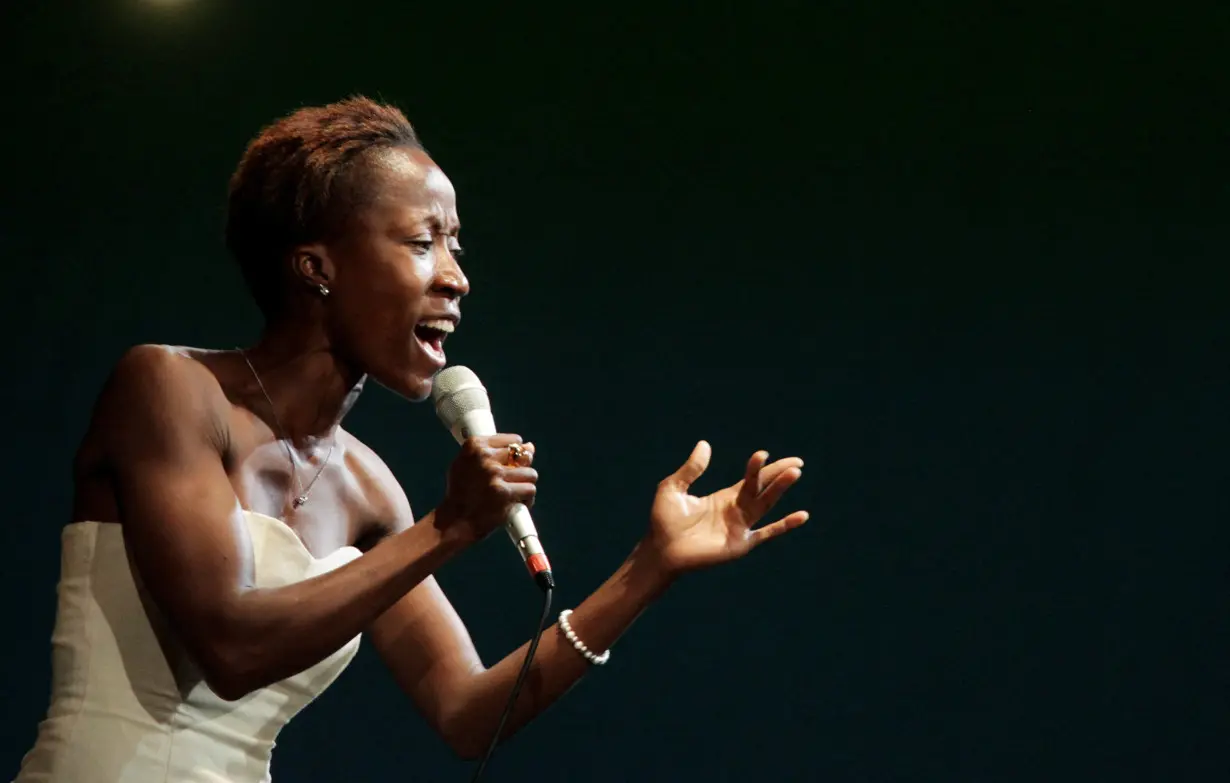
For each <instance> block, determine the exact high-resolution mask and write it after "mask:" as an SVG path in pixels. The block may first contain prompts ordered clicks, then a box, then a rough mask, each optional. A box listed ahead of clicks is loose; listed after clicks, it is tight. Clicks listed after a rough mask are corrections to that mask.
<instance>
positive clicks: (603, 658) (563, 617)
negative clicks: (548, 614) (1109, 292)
mask: <svg viewBox="0 0 1230 783" xmlns="http://www.w3.org/2000/svg"><path fill="white" fill-rule="evenodd" d="M570 614H572V610H571V609H565V610H564V611H562V612H560V613H559V629H560V630H561V631H563V632H564V636H566V637H567V638H568V641H570V642H572V646H573V647H575V648H577V652H579V653H581V655H584V656H585V660H587V661H589V662H590V663H592V664H593V665H594V666H601V665H602V664H604V663H606V662H607V660H609V659H610V657H611V651H610V650H607V651H606V652H604V653H603V654H602V655H595V654H594V653H593V652H592V651H591V650H590V649H589V648H588V647H586V646H585V642H583V641H581V640H580V639H578V638H577V632H576V631H574V630H572V623H570V622H568V615H570Z"/></svg>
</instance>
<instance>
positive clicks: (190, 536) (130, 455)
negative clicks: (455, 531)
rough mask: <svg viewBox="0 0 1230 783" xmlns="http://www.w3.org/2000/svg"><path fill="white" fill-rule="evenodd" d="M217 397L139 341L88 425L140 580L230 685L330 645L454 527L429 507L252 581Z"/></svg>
mask: <svg viewBox="0 0 1230 783" xmlns="http://www.w3.org/2000/svg"><path fill="white" fill-rule="evenodd" d="M223 406H229V403H228V402H227V401H226V399H225V397H224V395H223V394H222V391H221V389H219V388H218V387H217V385H216V383H213V379H212V376H211V375H210V374H209V373H208V372H207V371H206V370H204V368H202V367H200V366H199V365H197V364H196V363H195V362H192V361H190V360H187V359H184V358H182V357H179V356H176V355H173V354H171V353H169V352H168V351H166V350H165V349H163V348H160V347H157V346H141V347H138V348H135V349H133V350H131V351H129V352H128V353H127V354H126V355H125V357H124V358H123V359H121V361H120V362H119V363H118V365H117V366H116V369H115V371H114V373H113V375H112V377H111V379H110V381H109V382H108V384H107V388H106V389H105V390H104V391H103V393H102V395H101V397H100V400H99V405H98V408H97V411H96V423H97V424H96V426H97V428H98V429H99V434H100V435H101V438H102V443H103V447H104V449H105V450H106V459H107V463H108V466H109V469H110V471H111V473H112V477H113V481H114V486H115V493H116V499H117V502H118V505H119V509H120V515H121V519H122V522H123V530H124V537H125V541H126V543H127V545H128V549H129V551H130V552H131V555H132V558H133V561H134V563H135V567H136V570H137V572H138V573H139V574H140V577H141V580H142V582H143V584H144V586H145V587H146V589H148V591H149V593H150V595H151V596H152V597H153V599H154V602H155V603H156V604H157V605H158V607H159V608H160V610H161V611H162V612H163V614H165V616H166V617H167V618H168V620H169V621H170V622H171V624H172V625H173V627H174V628H175V630H176V631H177V633H178V634H179V636H180V638H181V639H182V641H183V643H184V645H185V646H186V648H187V650H188V652H189V653H190V654H191V655H192V657H193V658H194V659H195V661H196V662H197V664H198V665H199V666H200V668H201V670H202V672H203V674H204V676H205V679H206V682H207V683H208V684H209V686H210V687H211V688H212V689H213V690H214V691H215V692H216V693H217V694H218V695H219V696H221V697H222V698H225V699H237V698H239V697H241V696H243V695H244V694H246V693H248V692H250V691H252V690H254V689H256V688H259V687H262V686H265V685H268V684H271V683H274V682H277V681H279V680H281V679H284V678H286V677H288V676H290V675H293V674H295V673H297V672H300V671H303V670H304V669H306V668H308V667H309V666H312V665H313V664H315V663H317V662H319V661H321V660H323V659H324V658H325V657H327V656H328V655H330V654H331V653H333V652H334V651H336V650H337V649H338V648H340V647H341V646H342V645H344V644H345V643H346V642H347V641H348V640H349V639H351V638H353V637H354V636H355V635H357V634H359V633H360V632H362V631H363V630H364V629H365V628H366V627H367V626H369V625H370V624H371V622H372V621H373V620H375V619H376V618H377V617H379V616H380V615H381V614H382V613H384V612H385V611H386V610H387V609H388V608H389V607H390V606H392V605H393V604H394V603H395V602H396V601H397V600H398V599H399V598H401V597H402V596H403V595H405V594H406V593H407V592H408V591H409V590H411V588H413V587H414V586H415V585H417V584H419V583H420V582H421V581H422V580H423V579H424V578H425V577H426V576H428V575H429V574H431V573H432V572H433V571H434V570H436V568H438V567H439V566H440V565H441V564H442V563H444V562H445V561H446V560H447V559H448V558H449V557H450V556H452V555H453V554H454V553H456V552H457V551H458V550H459V549H460V548H461V547H462V546H464V545H465V543H466V539H464V538H463V537H461V536H457V535H450V534H449V532H448V531H447V530H446V529H445V528H444V527H443V526H440V525H436V524H434V520H431V521H429V522H431V523H429V524H425V525H422V526H415V527H413V528H411V529H408V530H406V531H404V532H402V533H399V534H398V535H395V536H390V537H388V538H386V539H385V540H384V541H382V542H381V543H380V544H379V545H377V546H375V547H374V548H372V549H371V550H370V551H369V552H367V553H366V554H364V555H363V556H362V557H360V558H358V559H356V560H354V561H353V562H351V563H348V564H346V565H345V566H343V567H341V568H338V569H336V570H334V571H332V572H330V573H327V574H323V575H321V576H317V577H314V578H312V579H308V580H306V581H303V582H300V583H297V584H293V585H288V586H285V587H278V588H257V587H255V583H254V573H253V562H252V548H251V542H250V540H249V538H248V532H247V527H246V524H245V522H244V519H243V512H242V509H241V508H240V506H239V503H238V501H237V499H236V497H235V493H234V490H233V488H232V486H231V483H230V480H229V478H228V477H227V474H226V471H225V469H224V467H223V463H222V454H223V453H224V449H225V441H226V429H225V424H224V423H223V422H224V421H225V415H226V414H225V411H226V410H227V409H228V408H226V407H223Z"/></svg>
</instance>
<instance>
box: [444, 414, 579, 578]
mask: <svg viewBox="0 0 1230 783" xmlns="http://www.w3.org/2000/svg"><path fill="white" fill-rule="evenodd" d="M449 431H450V432H452V434H453V438H455V439H456V441H457V442H458V443H462V442H464V441H465V439H466V438H474V437H479V438H483V437H490V436H492V435H495V434H496V432H497V430H496V428H495V416H494V415H492V413H491V409H490V408H477V409H475V410H472V411H467V412H466V413H464V414H462V415H461V416H459V417H458V418H457V421H456V423H455V424H453V426H452V427H451V428H450V430H449ZM504 529H505V530H506V531H508V537H509V538H510V539H512V542H513V546H515V547H516V548H517V552H518V553H519V554H520V555H521V561H522V562H523V563H525V567H526V568H527V569H528V570H529V572H530V576H532V577H534V581H535V582H537V583H538V586H539V587H541V588H542V589H543V590H550V589H554V587H555V576H554V574H552V573H551V563H550V561H549V560H547V553H546V550H544V549H543V548H542V542H540V541H539V540H538V529H537V528H535V527H534V519H533V518H532V517H531V516H530V510H529V509H528V508H526V507H525V504H524V503H515V504H513V505H512V506H511V507H510V508H509V509H508V518H507V520H506V521H505V523H504Z"/></svg>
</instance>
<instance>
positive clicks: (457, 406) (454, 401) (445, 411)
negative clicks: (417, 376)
mask: <svg viewBox="0 0 1230 783" xmlns="http://www.w3.org/2000/svg"><path fill="white" fill-rule="evenodd" d="M431 397H432V400H434V401H435V404H436V415H437V416H439V417H440V421H442V422H444V424H445V426H447V427H449V428H450V429H451V428H452V427H453V425H454V424H456V423H457V422H458V421H460V420H461V417H462V416H464V415H465V414H467V413H469V412H470V411H474V410H491V400H490V398H488V397H487V390H486V388H484V387H483V384H482V381H480V380H479V379H478V376H477V375H475V374H474V371H473V370H471V369H470V368H469V367H462V366H460V365H458V366H455V367H447V368H445V369H443V370H441V371H440V373H439V374H438V375H437V376H436V380H435V382H434V383H433V384H432V389H431Z"/></svg>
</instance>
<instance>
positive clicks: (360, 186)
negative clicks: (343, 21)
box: [226, 96, 423, 318]
mask: <svg viewBox="0 0 1230 783" xmlns="http://www.w3.org/2000/svg"><path fill="white" fill-rule="evenodd" d="M394 147H409V148H413V149H422V148H423V147H422V144H421V143H420V142H419V139H418V135H417V134H416V133H415V132H414V128H413V127H412V126H411V125H410V122H409V121H408V120H407V119H406V117H405V115H404V114H402V113H401V111H400V110H398V109H397V108H395V107H392V106H387V105H385V104H381V103H377V102H376V101H373V100H371V99H369V98H365V97H363V96H355V97H353V98H348V99H346V100H343V101H339V102H337V103H331V104H329V105H327V106H313V107H307V108H303V109H299V110H298V111H296V112H294V113H293V114H290V115H288V116H286V117H283V118H282V119H280V120H278V121H277V122H274V123H273V124H272V125H270V126H268V127H267V128H265V129H264V130H262V131H261V132H260V134H259V135H258V136H257V137H256V138H255V139H253V140H252V142H251V143H250V144H249V145H248V148H247V150H246V151H245V152H244V155H243V158H242V159H241V160H240V161H239V166H238V168H236V170H235V173H234V174H233V175H232V176H231V183H230V194H229V198H228V202H227V215H226V246H227V249H228V250H229V251H230V253H231V255H232V256H233V257H234V258H235V260H236V261H237V262H238V264H239V268H240V270H241V271H242V272H243V277H244V280H245V281H246V282H247V284H248V289H249V290H250V291H251V293H252V297H253V298H254V299H255V300H256V304H257V306H258V307H260V309H261V311H262V312H263V313H264V315H265V317H266V318H273V317H276V316H277V315H279V314H280V312H281V309H282V307H283V305H284V303H285V294H286V291H285V270H284V269H283V268H282V264H281V263H280V262H281V261H282V259H283V258H284V257H285V255H286V253H288V252H289V251H290V250H291V249H292V248H294V247H295V246H296V245H300V244H304V243H308V242H318V241H326V240H328V239H330V238H332V237H334V236H336V235H337V233H338V232H340V231H341V230H342V229H343V228H344V227H345V225H346V223H347V220H348V218H349V216H350V215H351V214H352V212H353V211H354V209H355V208H356V207H359V206H361V205H362V203H363V201H364V200H365V199H366V198H368V197H370V194H369V192H368V190H369V189H368V188H367V187H366V184H367V177H366V176H364V175H365V174H366V173H367V172H366V171H364V170H363V169H364V168H365V167H364V166H363V165H362V164H363V163H364V162H365V160H364V159H365V158H367V157H368V156H370V155H371V153H373V152H375V151H378V150H382V149H390V148H394Z"/></svg>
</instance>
